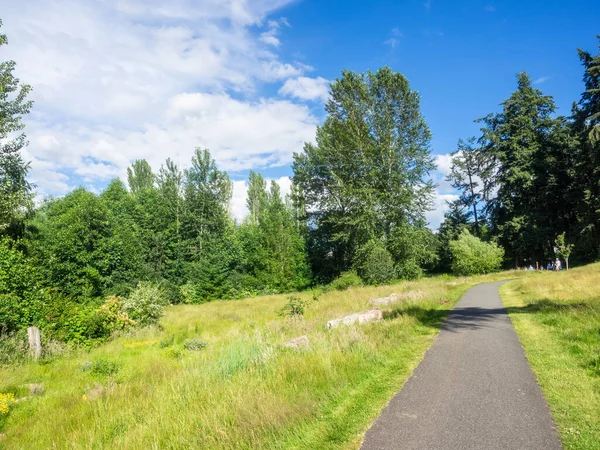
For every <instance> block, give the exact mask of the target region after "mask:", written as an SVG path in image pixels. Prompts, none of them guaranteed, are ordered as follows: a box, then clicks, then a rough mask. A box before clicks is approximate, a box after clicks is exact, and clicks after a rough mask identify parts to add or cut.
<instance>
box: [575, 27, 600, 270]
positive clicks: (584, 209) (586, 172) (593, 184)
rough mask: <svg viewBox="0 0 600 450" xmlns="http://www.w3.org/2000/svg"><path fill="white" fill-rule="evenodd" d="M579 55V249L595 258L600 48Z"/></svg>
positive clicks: (599, 233)
mask: <svg viewBox="0 0 600 450" xmlns="http://www.w3.org/2000/svg"><path fill="white" fill-rule="evenodd" d="M598 39H600V35H598ZM579 58H580V60H581V62H582V64H583V67H584V75H583V82H584V85H585V91H584V92H583V93H582V94H581V99H580V101H579V103H578V104H577V105H576V106H575V107H574V108H573V118H574V124H573V131H574V133H575V135H576V136H577V137H578V139H579V148H578V151H577V156H578V157H577V163H578V164H577V168H576V171H577V176H578V193H577V197H578V199H579V200H578V202H577V209H578V211H579V227H578V228H579V230H580V238H579V239H578V244H579V243H581V245H578V252H579V251H582V252H585V253H586V254H585V258H586V259H596V258H598V257H600V227H599V226H598V224H599V223H600V52H599V53H598V54H597V55H596V56H592V55H591V54H590V53H589V52H586V51H584V50H581V49H580V50H579ZM581 199H583V201H582V200H581Z"/></svg>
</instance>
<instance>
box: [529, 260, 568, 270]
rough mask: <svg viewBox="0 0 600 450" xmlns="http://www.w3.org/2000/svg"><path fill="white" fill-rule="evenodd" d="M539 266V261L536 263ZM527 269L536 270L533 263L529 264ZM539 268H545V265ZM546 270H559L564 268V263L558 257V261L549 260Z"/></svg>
mask: <svg viewBox="0 0 600 450" xmlns="http://www.w3.org/2000/svg"><path fill="white" fill-rule="evenodd" d="M536 266H537V263H536ZM525 270H536V269H535V268H534V267H533V264H529V267H525ZM539 270H544V266H541V267H540V269H539ZM545 270H552V271H556V272H558V271H559V270H563V266H562V263H561V262H560V259H558V258H556V261H549V262H548V265H547V266H546V269H545Z"/></svg>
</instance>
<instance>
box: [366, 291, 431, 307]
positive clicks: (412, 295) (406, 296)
mask: <svg viewBox="0 0 600 450" xmlns="http://www.w3.org/2000/svg"><path fill="white" fill-rule="evenodd" d="M423 297H425V293H424V292H422V291H408V292H403V293H401V294H396V293H393V294H390V295H389V296H387V297H381V298H372V299H371V300H369V304H370V305H389V304H390V303H396V302H400V301H406V300H419V299H421V298H423Z"/></svg>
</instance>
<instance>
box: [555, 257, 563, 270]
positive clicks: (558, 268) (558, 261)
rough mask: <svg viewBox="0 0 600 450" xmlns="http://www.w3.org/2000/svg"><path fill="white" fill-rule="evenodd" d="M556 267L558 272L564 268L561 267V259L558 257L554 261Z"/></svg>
mask: <svg viewBox="0 0 600 450" xmlns="http://www.w3.org/2000/svg"><path fill="white" fill-rule="evenodd" d="M554 269H555V270H556V271H557V272H558V271H559V270H561V269H562V267H561V263H560V259H558V258H557V259H556V262H555V263H554Z"/></svg>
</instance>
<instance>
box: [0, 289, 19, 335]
mask: <svg viewBox="0 0 600 450" xmlns="http://www.w3.org/2000/svg"><path fill="white" fill-rule="evenodd" d="M20 303H21V299H20V298H19V297H17V296H16V295H14V294H0V336H1V335H3V334H5V335H6V334H9V333H12V332H13V331H16V330H17V328H18V327H19V322H20V321H21V314H22V312H21V308H20Z"/></svg>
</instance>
